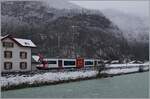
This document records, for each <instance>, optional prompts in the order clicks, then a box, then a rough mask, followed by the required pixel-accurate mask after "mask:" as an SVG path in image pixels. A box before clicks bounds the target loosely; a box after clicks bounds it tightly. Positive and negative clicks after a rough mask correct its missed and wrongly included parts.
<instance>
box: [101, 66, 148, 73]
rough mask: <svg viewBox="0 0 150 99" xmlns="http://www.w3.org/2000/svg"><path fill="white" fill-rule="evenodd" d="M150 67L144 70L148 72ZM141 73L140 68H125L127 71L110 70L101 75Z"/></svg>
mask: <svg viewBox="0 0 150 99" xmlns="http://www.w3.org/2000/svg"><path fill="white" fill-rule="evenodd" d="M148 69H149V67H148V66H147V67H144V68H143V70H148ZM136 71H139V67H135V68H125V69H109V70H106V71H102V72H101V73H107V74H121V73H130V72H136Z"/></svg>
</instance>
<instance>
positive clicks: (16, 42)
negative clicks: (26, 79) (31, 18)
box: [1, 35, 36, 72]
mask: <svg viewBox="0 0 150 99" xmlns="http://www.w3.org/2000/svg"><path fill="white" fill-rule="evenodd" d="M1 45H2V47H1V71H2V72H20V71H21V72H22V71H30V70H32V67H31V49H32V48H35V47H36V45H35V44H34V43H33V42H32V41H31V40H28V39H21V38H14V37H12V36H11V35H6V36H4V37H1Z"/></svg>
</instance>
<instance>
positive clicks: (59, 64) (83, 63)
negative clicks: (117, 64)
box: [33, 56, 103, 69]
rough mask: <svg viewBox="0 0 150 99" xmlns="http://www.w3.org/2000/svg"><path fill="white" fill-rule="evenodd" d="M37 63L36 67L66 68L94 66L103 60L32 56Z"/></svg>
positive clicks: (100, 63)
mask: <svg viewBox="0 0 150 99" xmlns="http://www.w3.org/2000/svg"><path fill="white" fill-rule="evenodd" d="M33 58H34V59H35V60H36V61H37V62H39V64H37V65H36V68H37V69H67V68H77V69H81V68H94V67H95V66H101V65H102V64H103V62H102V61H101V60H99V59H84V58H75V59H64V58H50V59H48V58H43V59H40V57H38V56H34V57H33Z"/></svg>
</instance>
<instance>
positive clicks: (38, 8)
mask: <svg viewBox="0 0 150 99" xmlns="http://www.w3.org/2000/svg"><path fill="white" fill-rule="evenodd" d="M1 8H2V17H1V18H2V35H5V34H11V35H13V36H15V37H21V38H27V39H31V40H32V41H33V42H35V44H36V45H37V46H38V48H37V49H33V52H34V53H39V52H40V53H42V54H44V55H45V56H46V57H63V58H64V57H65V58H74V57H75V56H82V57H85V58H101V59H122V58H125V57H126V58H127V57H130V58H131V57H132V58H136V57H134V54H133V53H131V51H130V49H131V48H130V47H129V46H128V43H127V41H126V39H125V38H124V36H123V33H122V32H121V30H120V29H119V28H118V27H117V26H116V25H114V24H113V23H112V22H111V21H110V20H109V19H108V18H106V17H105V16H104V15H103V14H102V13H101V12H97V11H96V13H95V11H93V12H94V13H93V12H92V11H89V10H86V9H84V10H83V9H82V10H81V9H80V10H79V9H78V10H77V9H57V8H52V7H48V6H46V5H45V4H44V3H41V2H37V1H36V2H35V1H21V2H20V1H15V2H10V1H7V2H2V4H1ZM144 58H145V57H144Z"/></svg>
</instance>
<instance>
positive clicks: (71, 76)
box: [0, 71, 98, 87]
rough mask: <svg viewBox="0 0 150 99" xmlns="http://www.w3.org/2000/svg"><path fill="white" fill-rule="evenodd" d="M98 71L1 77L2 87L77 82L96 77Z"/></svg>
mask: <svg viewBox="0 0 150 99" xmlns="http://www.w3.org/2000/svg"><path fill="white" fill-rule="evenodd" d="M97 74H98V71H75V72H57V73H50V72H49V73H44V74H37V75H34V76H29V77H26V76H25V75H22V76H15V77H9V78H6V77H1V78H0V81H1V87H6V86H12V85H13V86H14V85H15V86H17V85H20V84H29V85H31V84H37V83H53V82H59V81H67V80H75V79H79V78H88V77H96V76H97Z"/></svg>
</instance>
